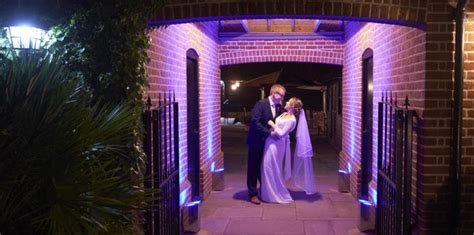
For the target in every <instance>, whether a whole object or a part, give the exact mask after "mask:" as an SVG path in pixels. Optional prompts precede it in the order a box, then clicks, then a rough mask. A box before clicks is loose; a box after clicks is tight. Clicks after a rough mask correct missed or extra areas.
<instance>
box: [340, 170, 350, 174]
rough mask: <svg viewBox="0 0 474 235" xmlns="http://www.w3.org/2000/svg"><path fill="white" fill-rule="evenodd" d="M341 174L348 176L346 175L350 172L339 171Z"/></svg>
mask: <svg viewBox="0 0 474 235" xmlns="http://www.w3.org/2000/svg"><path fill="white" fill-rule="evenodd" d="M339 173H342V174H346V175H347V173H349V172H347V171H345V170H339Z"/></svg>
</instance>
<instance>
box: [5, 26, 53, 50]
mask: <svg viewBox="0 0 474 235" xmlns="http://www.w3.org/2000/svg"><path fill="white" fill-rule="evenodd" d="M6 30H7V37H8V39H9V40H10V43H11V46H12V48H13V49H24V50H28V49H36V50H38V49H40V48H41V42H42V41H45V40H47V35H46V31H45V30H43V29H40V28H35V27H31V26H9V27H6Z"/></svg>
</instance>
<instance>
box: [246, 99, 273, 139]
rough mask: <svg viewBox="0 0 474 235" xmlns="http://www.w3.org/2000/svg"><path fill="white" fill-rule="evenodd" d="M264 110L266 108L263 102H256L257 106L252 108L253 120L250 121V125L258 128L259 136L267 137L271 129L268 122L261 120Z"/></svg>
mask: <svg viewBox="0 0 474 235" xmlns="http://www.w3.org/2000/svg"><path fill="white" fill-rule="evenodd" d="M264 111H265V110H264V106H263V103H262V102H258V103H257V104H255V107H254V108H253V110H252V120H251V121H250V125H251V126H252V127H253V128H255V130H257V133H258V135H259V136H261V137H263V138H267V137H268V136H269V135H270V133H271V131H270V129H269V128H268V125H267V124H266V123H262V122H261V120H262V119H263V114H264Z"/></svg>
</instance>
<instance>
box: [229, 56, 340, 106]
mask: <svg viewBox="0 0 474 235" xmlns="http://www.w3.org/2000/svg"><path fill="white" fill-rule="evenodd" d="M280 70H282V73H281V74H280V77H279V79H278V83H280V84H282V85H286V84H288V83H290V84H300V85H311V82H315V84H314V85H317V84H318V83H320V84H323V85H324V84H325V81H328V80H332V79H334V78H339V79H340V78H341V77H342V66H339V65H329V64H314V63H282V62H278V63H249V64H237V65H229V66H222V67H221V79H222V80H224V81H225V82H226V99H229V103H228V104H227V105H225V106H224V108H225V109H226V111H231V112H235V111H242V110H243V109H244V107H245V108H246V110H247V111H250V110H251V109H252V107H253V105H254V104H255V102H256V101H257V100H258V99H260V91H259V89H258V88H248V87H246V88H244V87H240V88H239V89H237V90H231V89H230V85H231V83H230V82H227V81H233V80H240V81H245V80H251V79H254V78H257V77H259V76H262V75H265V74H269V73H272V72H276V71H280ZM268 92H269V88H266V93H265V94H266V95H268ZM293 96H296V97H298V98H300V99H302V101H303V103H304V106H305V108H306V109H312V110H316V111H320V110H322V108H323V107H322V106H323V105H322V94H321V92H320V91H308V90H301V89H294V88H291V87H289V86H287V95H286V97H285V100H288V99H289V98H291V97H293Z"/></svg>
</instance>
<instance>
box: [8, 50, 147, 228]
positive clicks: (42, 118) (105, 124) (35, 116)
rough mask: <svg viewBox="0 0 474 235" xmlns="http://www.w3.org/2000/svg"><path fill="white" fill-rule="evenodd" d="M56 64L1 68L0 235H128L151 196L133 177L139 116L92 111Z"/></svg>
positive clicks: (43, 59)
mask: <svg viewBox="0 0 474 235" xmlns="http://www.w3.org/2000/svg"><path fill="white" fill-rule="evenodd" d="M59 61H60V59H58V58H57V57H54V56H46V55H40V54H35V53H33V54H28V55H23V56H14V57H13V58H10V59H8V60H3V61H2V64H0V211H1V212H0V234H25V233H26V234H107V233H109V234H110V233H113V234H118V233H131V232H133V231H132V230H133V228H134V224H136V221H134V220H136V218H137V216H136V211H137V210H139V209H141V208H143V207H144V206H145V205H146V204H145V203H146V201H147V199H150V198H149V195H150V194H149V192H148V191H146V190H144V189H143V188H141V187H140V184H139V183H137V182H138V179H137V178H136V177H131V172H133V171H137V170H138V169H137V164H136V159H134V156H130V155H131V154H129V153H131V152H133V148H134V146H133V143H134V140H135V139H136V138H137V136H136V131H134V130H136V129H135V128H136V123H137V120H139V116H137V114H136V113H137V112H136V111H135V112H134V111H133V109H132V108H131V107H128V106H127V105H125V104H122V105H118V106H116V107H107V106H106V105H102V106H99V105H95V106H92V107H91V106H90V105H89V99H90V95H89V94H88V93H87V92H86V91H85V89H84V87H83V84H82V82H81V80H80V79H77V78H75V77H74V75H73V74H72V73H71V72H69V71H68V70H67V68H66V67H65V66H63V65H61V64H60V63H59Z"/></svg>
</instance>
